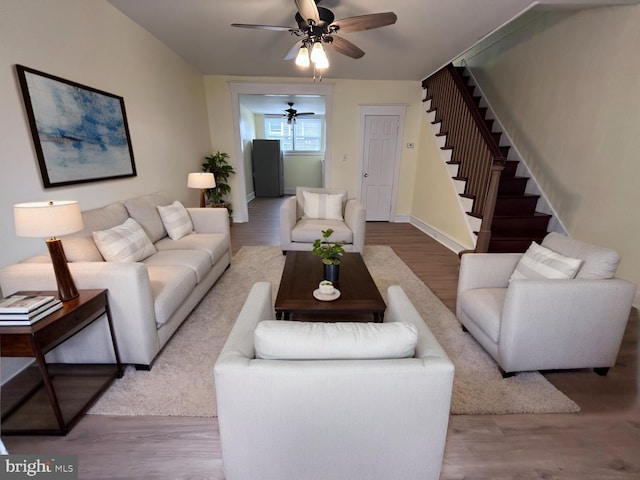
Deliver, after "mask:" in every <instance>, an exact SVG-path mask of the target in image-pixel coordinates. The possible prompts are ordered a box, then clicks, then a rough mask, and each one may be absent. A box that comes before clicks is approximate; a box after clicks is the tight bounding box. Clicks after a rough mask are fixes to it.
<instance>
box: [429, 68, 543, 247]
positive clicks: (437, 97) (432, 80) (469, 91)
mask: <svg viewBox="0 0 640 480" xmlns="http://www.w3.org/2000/svg"><path fill="white" fill-rule="evenodd" d="M469 79H470V77H469V76H468V75H467V74H466V73H465V69H464V67H454V66H453V65H451V64H450V65H448V66H446V67H444V68H443V69H442V70H440V71H439V72H436V73H435V74H434V75H432V76H431V77H429V78H427V79H425V80H424V81H423V83H422V86H423V88H424V89H425V97H424V99H423V101H424V102H425V104H426V105H427V114H428V115H429V117H430V119H431V123H432V125H433V130H434V133H435V136H436V141H438V143H439V144H440V145H441V150H442V151H443V158H444V159H445V162H446V163H447V164H448V167H449V170H450V171H451V172H452V179H453V181H454V182H456V183H460V182H461V183H462V185H464V186H463V187H460V188H459V191H460V190H462V193H460V196H461V201H462V203H463V205H469V204H470V205H471V207H470V208H468V209H466V211H467V215H469V217H470V218H469V224H470V225H471V226H472V231H473V233H474V234H475V235H478V236H479V239H478V243H477V246H476V250H475V251H477V252H480V251H488V252H524V251H525V250H526V249H527V248H528V247H529V245H530V244H531V242H532V241H536V242H538V243H539V242H541V241H542V239H543V238H544V236H545V235H546V234H547V228H548V225H549V220H550V219H551V215H549V214H546V213H541V212H538V211H536V206H537V204H538V199H539V198H540V196H539V195H534V194H529V193H526V188H527V183H528V182H529V180H530V179H529V178H528V177H526V176H519V175H518V174H517V170H518V164H519V161H518V160H510V159H508V156H509V150H510V147H509V146H505V145H501V139H502V133H501V132H500V131H498V128H499V127H498V126H497V125H495V124H494V123H495V122H494V120H493V119H487V118H486V117H487V108H486V107H481V106H480V105H481V104H482V99H481V97H480V96H478V95H476V94H475V93H474V92H475V90H476V88H475V87H474V86H473V85H470V84H469ZM494 130H496V131H494ZM478 149H479V150H482V153H479V154H476V153H475V151H476V150H478ZM500 170H501V171H500ZM492 172H493V179H494V180H492ZM498 175H499V176H498ZM492 182H493V183H492ZM465 200H466V203H465ZM494 202H495V203H494ZM479 225H482V227H480V226H479ZM483 234H484V235H486V240H484V241H480V236H482V235H483Z"/></svg>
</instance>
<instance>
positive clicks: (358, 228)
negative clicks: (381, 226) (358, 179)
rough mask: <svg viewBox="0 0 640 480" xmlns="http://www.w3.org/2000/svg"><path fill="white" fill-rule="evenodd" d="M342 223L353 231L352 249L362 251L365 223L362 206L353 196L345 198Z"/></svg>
mask: <svg viewBox="0 0 640 480" xmlns="http://www.w3.org/2000/svg"><path fill="white" fill-rule="evenodd" d="M344 223H346V224H347V226H348V227H349V228H350V229H351V231H352V232H353V251H354V252H360V253H362V251H363V250H364V237H365V231H366V225H367V223H366V219H365V210H364V207H363V206H362V204H361V203H360V202H359V201H358V200H356V199H355V198H350V199H349V200H347V204H346V205H345V207H344Z"/></svg>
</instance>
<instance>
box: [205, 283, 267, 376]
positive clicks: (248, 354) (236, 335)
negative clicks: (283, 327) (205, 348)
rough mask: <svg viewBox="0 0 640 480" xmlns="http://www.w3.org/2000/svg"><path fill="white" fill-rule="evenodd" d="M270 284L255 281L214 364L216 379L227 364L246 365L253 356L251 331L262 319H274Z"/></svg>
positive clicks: (222, 373) (222, 372)
mask: <svg viewBox="0 0 640 480" xmlns="http://www.w3.org/2000/svg"><path fill="white" fill-rule="evenodd" d="M275 318H276V317H275V312H274V309H273V299H272V296H271V284H270V283H269V282H256V283H255V284H254V285H253V287H251V290H250V291H249V295H247V299H246V300H245V302H244V305H243V307H242V310H241V311H240V313H239V314H238V318H237V319H236V322H235V323H234V325H233V328H232V329H231V332H230V333H229V336H228V337H227V340H226V341H225V344H224V347H223V349H222V351H221V352H220V355H219V356H218V360H217V361H216V366H215V375H216V381H218V376H219V375H224V370H225V368H227V367H228V366H229V365H231V366H232V368H233V365H234V364H240V365H246V363H247V362H248V361H249V360H250V359H253V358H254V356H255V349H254V346H253V331H254V330H255V328H256V325H258V323H259V322H261V321H262V320H275Z"/></svg>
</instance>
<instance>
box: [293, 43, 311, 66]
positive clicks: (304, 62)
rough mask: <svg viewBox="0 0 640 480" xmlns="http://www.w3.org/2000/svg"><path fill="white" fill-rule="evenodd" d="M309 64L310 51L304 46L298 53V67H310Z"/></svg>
mask: <svg viewBox="0 0 640 480" xmlns="http://www.w3.org/2000/svg"><path fill="white" fill-rule="evenodd" d="M309 63H310V62H309V49H308V48H307V47H305V46H304V45H303V46H302V47H300V50H299V51H298V56H297V57H296V65H298V66H299V67H308V66H309Z"/></svg>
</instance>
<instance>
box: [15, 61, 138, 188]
mask: <svg viewBox="0 0 640 480" xmlns="http://www.w3.org/2000/svg"><path fill="white" fill-rule="evenodd" d="M16 69H17V72H18V78H19V80H20V87H21V89H22V96H23V98H24V103H25V106H26V111H27V116H28V118H29V125H30V127H31V133H32V136H33V142H34V146H35V150H36V154H37V157H38V163H39V165H40V172H41V174H42V181H43V184H44V187H45V188H49V187H59V186H64V185H72V184H75V183H85V182H95V181H98V180H107V179H113V178H122V177H132V176H135V175H136V167H135V163H134V161H133V149H132V148H131V140H130V138H129V127H128V125H127V116H126V113H125V109H124V99H123V98H122V97H118V96H116V95H112V94H110V93H107V92H103V91H100V90H96V89H95V88H91V87H87V86H85V85H80V84H78V83H75V82H71V81H69V80H64V79H62V78H59V77H55V76H53V75H49V74H46V73H43V72H39V71H37V70H33V69H31V68H27V67H23V66H22V65H16Z"/></svg>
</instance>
